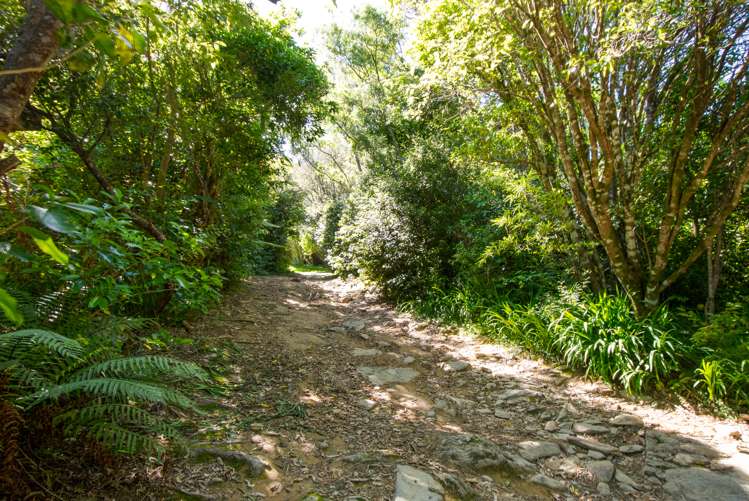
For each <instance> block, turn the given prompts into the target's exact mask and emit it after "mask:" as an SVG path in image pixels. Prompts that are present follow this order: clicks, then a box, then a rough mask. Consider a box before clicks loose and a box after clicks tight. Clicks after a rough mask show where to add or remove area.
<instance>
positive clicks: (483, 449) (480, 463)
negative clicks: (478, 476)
mask: <svg viewBox="0 0 749 501" xmlns="http://www.w3.org/2000/svg"><path fill="white" fill-rule="evenodd" d="M437 454H438V455H439V457H440V458H442V459H443V460H445V461H449V462H451V463H454V464H455V465H457V466H461V467H463V468H467V469H475V470H483V469H487V468H496V467H499V466H504V465H506V464H507V458H506V457H505V456H504V454H503V453H502V449H500V448H499V447H498V446H497V445H495V444H493V443H491V442H489V441H488V440H485V439H483V438H481V437H478V436H475V435H468V434H460V433H442V434H441V436H440V440H439V444H438V446H437Z"/></svg>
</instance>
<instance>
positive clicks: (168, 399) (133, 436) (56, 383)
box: [0, 329, 209, 454]
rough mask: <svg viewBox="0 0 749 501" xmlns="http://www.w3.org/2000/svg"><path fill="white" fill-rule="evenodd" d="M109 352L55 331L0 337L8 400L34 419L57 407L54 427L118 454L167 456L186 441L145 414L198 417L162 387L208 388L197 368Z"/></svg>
mask: <svg viewBox="0 0 749 501" xmlns="http://www.w3.org/2000/svg"><path fill="white" fill-rule="evenodd" d="M114 353H115V352H114V350H112V349H111V348H109V347H98V348H95V347H88V346H83V345H82V344H81V343H79V342H77V341H76V340H74V339H70V338H68V337H66V336H62V335H60V334H57V333H55V332H51V331H46V330H40V329H28V330H22V331H18V332H13V333H10V334H0V373H2V374H4V375H5V376H6V378H7V381H8V382H7V384H6V386H5V391H4V398H5V399H10V400H6V401H7V402H13V403H14V405H17V406H19V407H20V408H21V409H23V410H24V411H26V412H28V411H30V410H31V409H33V408H34V407H36V406H38V405H42V404H47V403H51V402H55V403H57V404H58V406H56V408H61V409H62V412H61V413H60V414H58V415H57V416H56V417H55V418H54V419H53V422H54V424H55V425H57V426H62V428H63V432H64V433H65V434H66V435H67V436H73V437H88V438H89V439H92V440H95V441H98V442H100V443H102V444H104V445H106V446H108V447H110V448H111V449H113V450H114V451H118V452H124V453H129V454H132V453H135V452H138V451H149V452H157V453H161V452H162V451H163V450H164V449H165V446H166V444H171V443H174V442H178V441H179V440H180V438H179V434H178V433H177V431H176V430H175V429H174V428H173V427H171V426H169V425H167V424H165V423H164V422H163V419H161V418H159V417H158V416H155V415H153V414H151V413H149V412H148V411H146V410H145V409H143V408H142V406H143V405H144V404H161V405H162V406H171V407H178V408H181V409H189V410H195V411H197V409H196V408H195V406H194V404H193V402H192V401H191V400H190V399H189V398H188V397H186V396H185V395H183V394H182V393H180V392H179V391H175V390H172V389H169V388H166V387H164V386H163V385H162V384H161V383H164V382H167V381H173V380H197V381H199V382H201V383H207V382H208V381H209V378H208V375H207V374H206V372H205V371H203V370H202V369H201V368H200V367H198V366H197V365H196V364H194V363H190V362H183V361H179V360H174V359H171V358H168V357H163V356H141V357H117V358H113V354H114Z"/></svg>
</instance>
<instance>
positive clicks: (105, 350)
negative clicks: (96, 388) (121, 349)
mask: <svg viewBox="0 0 749 501" xmlns="http://www.w3.org/2000/svg"><path fill="white" fill-rule="evenodd" d="M114 353H115V352H114V350H113V349H112V348H110V347H109V346H100V347H99V348H96V349H95V350H93V351H90V352H88V353H86V354H85V355H84V356H82V357H81V358H78V359H76V360H73V361H69V362H68V363H67V364H66V365H64V366H63V367H62V368H61V369H60V371H58V372H57V373H56V374H55V376H54V378H53V380H54V381H55V382H57V383H62V382H70V381H77V380H79V379H90V377H89V378H76V377H75V375H76V373H78V372H80V371H82V370H84V369H85V368H87V367H91V366H92V365H91V364H95V363H97V362H99V361H103V360H107V358H111V356H112V355H113V354H114ZM101 375H103V374H101Z"/></svg>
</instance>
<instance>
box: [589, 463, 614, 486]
mask: <svg viewBox="0 0 749 501" xmlns="http://www.w3.org/2000/svg"><path fill="white" fill-rule="evenodd" d="M615 470H616V467H615V466H614V463H612V462H611V461H592V462H590V463H588V471H590V472H591V473H592V474H593V476H594V477H595V478H596V479H597V480H598V481H599V482H609V481H610V480H611V479H612V478H614V471H615Z"/></svg>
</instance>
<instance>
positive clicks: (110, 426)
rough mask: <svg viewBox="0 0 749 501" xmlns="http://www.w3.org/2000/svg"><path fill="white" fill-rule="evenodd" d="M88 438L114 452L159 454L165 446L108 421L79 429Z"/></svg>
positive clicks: (151, 438)
mask: <svg viewBox="0 0 749 501" xmlns="http://www.w3.org/2000/svg"><path fill="white" fill-rule="evenodd" d="M81 431H83V432H84V433H85V435H86V436H88V437H89V438H91V439H93V440H96V441H97V442H100V443H103V444H104V445H107V446H108V447H110V448H111V449H112V450H114V451H115V452H120V453H125V454H135V453H136V452H141V451H148V452H155V453H157V454H158V455H161V454H162V453H163V452H164V450H165V447H164V445H163V444H161V443H160V442H159V441H158V440H157V439H155V438H153V437H150V436H148V435H145V434H143V433H138V432H135V431H132V430H128V429H127V428H124V427H122V426H119V425H117V424H115V423H112V422H110V421H103V422H98V423H94V424H93V425H91V426H90V427H89V428H88V429H86V430H81Z"/></svg>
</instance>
